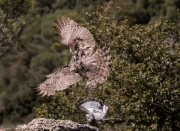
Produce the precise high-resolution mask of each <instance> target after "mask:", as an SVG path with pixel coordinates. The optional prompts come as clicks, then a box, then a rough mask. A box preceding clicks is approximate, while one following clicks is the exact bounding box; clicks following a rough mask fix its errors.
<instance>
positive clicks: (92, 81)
mask: <svg viewBox="0 0 180 131" xmlns="http://www.w3.org/2000/svg"><path fill="white" fill-rule="evenodd" d="M55 29H56V30H57V33H58V35H59V37H60V44H62V45H66V46H68V47H69V48H70V51H71V53H72V57H71V60H70V62H69V63H67V64H66V65H64V66H63V67H61V68H60V69H59V70H58V71H56V72H53V73H52V74H49V75H46V77H47V79H46V80H45V81H44V82H42V83H41V84H39V85H38V87H37V88H36V89H37V90H38V92H39V94H40V95H42V96H50V95H54V94H55V92H56V91H59V90H64V89H66V88H68V87H69V86H70V85H72V84H74V83H76V82H78V81H79V80H81V79H82V76H83V74H84V75H85V76H86V78H87V82H86V87H96V86H97V84H98V83H103V82H104V81H105V80H106V79H107V76H108V75H109V72H110V67H109V66H110V64H111V57H110V55H109V49H107V48H106V47H105V46H104V47H100V46H97V49H96V50H95V51H94V48H95V40H94V38H93V36H92V34H91V33H90V32H89V31H88V30H87V29H86V28H84V27H81V26H79V25H78V24H77V23H76V22H74V21H73V20H70V19H69V18H64V17H62V18H59V19H57V21H56V26H55Z"/></svg>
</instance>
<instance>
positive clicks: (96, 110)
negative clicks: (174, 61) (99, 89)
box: [77, 98, 108, 125]
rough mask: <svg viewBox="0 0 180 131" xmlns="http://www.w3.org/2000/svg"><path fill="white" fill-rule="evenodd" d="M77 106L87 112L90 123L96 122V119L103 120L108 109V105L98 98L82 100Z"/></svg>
mask: <svg viewBox="0 0 180 131" xmlns="http://www.w3.org/2000/svg"><path fill="white" fill-rule="evenodd" d="M77 108H79V109H81V110H82V111H85V112H86V119H87V122H88V123H96V120H102V119H103V118H104V116H105V115H106V114H107V111H108V107H107V106H105V105H104V104H103V102H102V101H101V100H99V99H97V98H88V99H85V100H82V101H80V102H79V103H78V104H77ZM91 125H92V124H91Z"/></svg>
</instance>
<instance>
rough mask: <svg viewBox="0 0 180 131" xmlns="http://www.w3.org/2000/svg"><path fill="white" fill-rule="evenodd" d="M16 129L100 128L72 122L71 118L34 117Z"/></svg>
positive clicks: (86, 130)
mask: <svg viewBox="0 0 180 131" xmlns="http://www.w3.org/2000/svg"><path fill="white" fill-rule="evenodd" d="M16 131H99V130H98V128H96V127H93V126H90V125H87V124H79V123H76V122H72V121H70V120H54V119H46V118H37V119H33V120H32V121H31V122H30V123H29V124H27V125H19V126H17V127H16Z"/></svg>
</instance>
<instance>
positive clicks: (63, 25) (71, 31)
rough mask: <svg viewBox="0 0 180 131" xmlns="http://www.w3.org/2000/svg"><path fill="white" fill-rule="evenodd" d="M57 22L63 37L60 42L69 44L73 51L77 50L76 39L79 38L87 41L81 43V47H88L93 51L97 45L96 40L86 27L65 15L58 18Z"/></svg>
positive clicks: (58, 29) (57, 28)
mask: <svg viewBox="0 0 180 131" xmlns="http://www.w3.org/2000/svg"><path fill="white" fill-rule="evenodd" d="M56 24H57V25H56V27H55V28H56V30H57V32H58V34H59V36H60V37H61V41H60V43H61V44H63V45H67V46H69V47H70V50H71V52H72V53H73V52H74V51H75V50H76V45H75V42H74V41H75V39H77V38H79V39H82V40H84V41H86V43H84V44H82V45H79V48H81V49H85V48H86V49H87V50H89V52H92V50H93V48H94V47H95V40H94V38H93V36H92V34H91V33H90V32H89V31H88V30H87V29H86V28H84V27H81V26H78V24H77V23H76V22H74V21H73V20H70V19H69V18H67V19H66V18H64V17H62V18H61V19H57V21H56Z"/></svg>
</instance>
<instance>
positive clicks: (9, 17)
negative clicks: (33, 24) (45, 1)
mask: <svg viewBox="0 0 180 131" xmlns="http://www.w3.org/2000/svg"><path fill="white" fill-rule="evenodd" d="M32 2H33V0H26V1H24V0H23V1H22V0H16V1H11V0H2V1H1V3H0V16H1V18H0V42H1V43H0V58H2V57H4V56H7V55H9V54H13V53H15V52H17V51H19V50H20V49H23V48H24V43H23V42H22V40H21V39H20V33H21V30H22V26H23V25H24V20H23V19H22V16H24V15H25V14H27V12H28V11H29V9H30V8H31V7H32Z"/></svg>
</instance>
